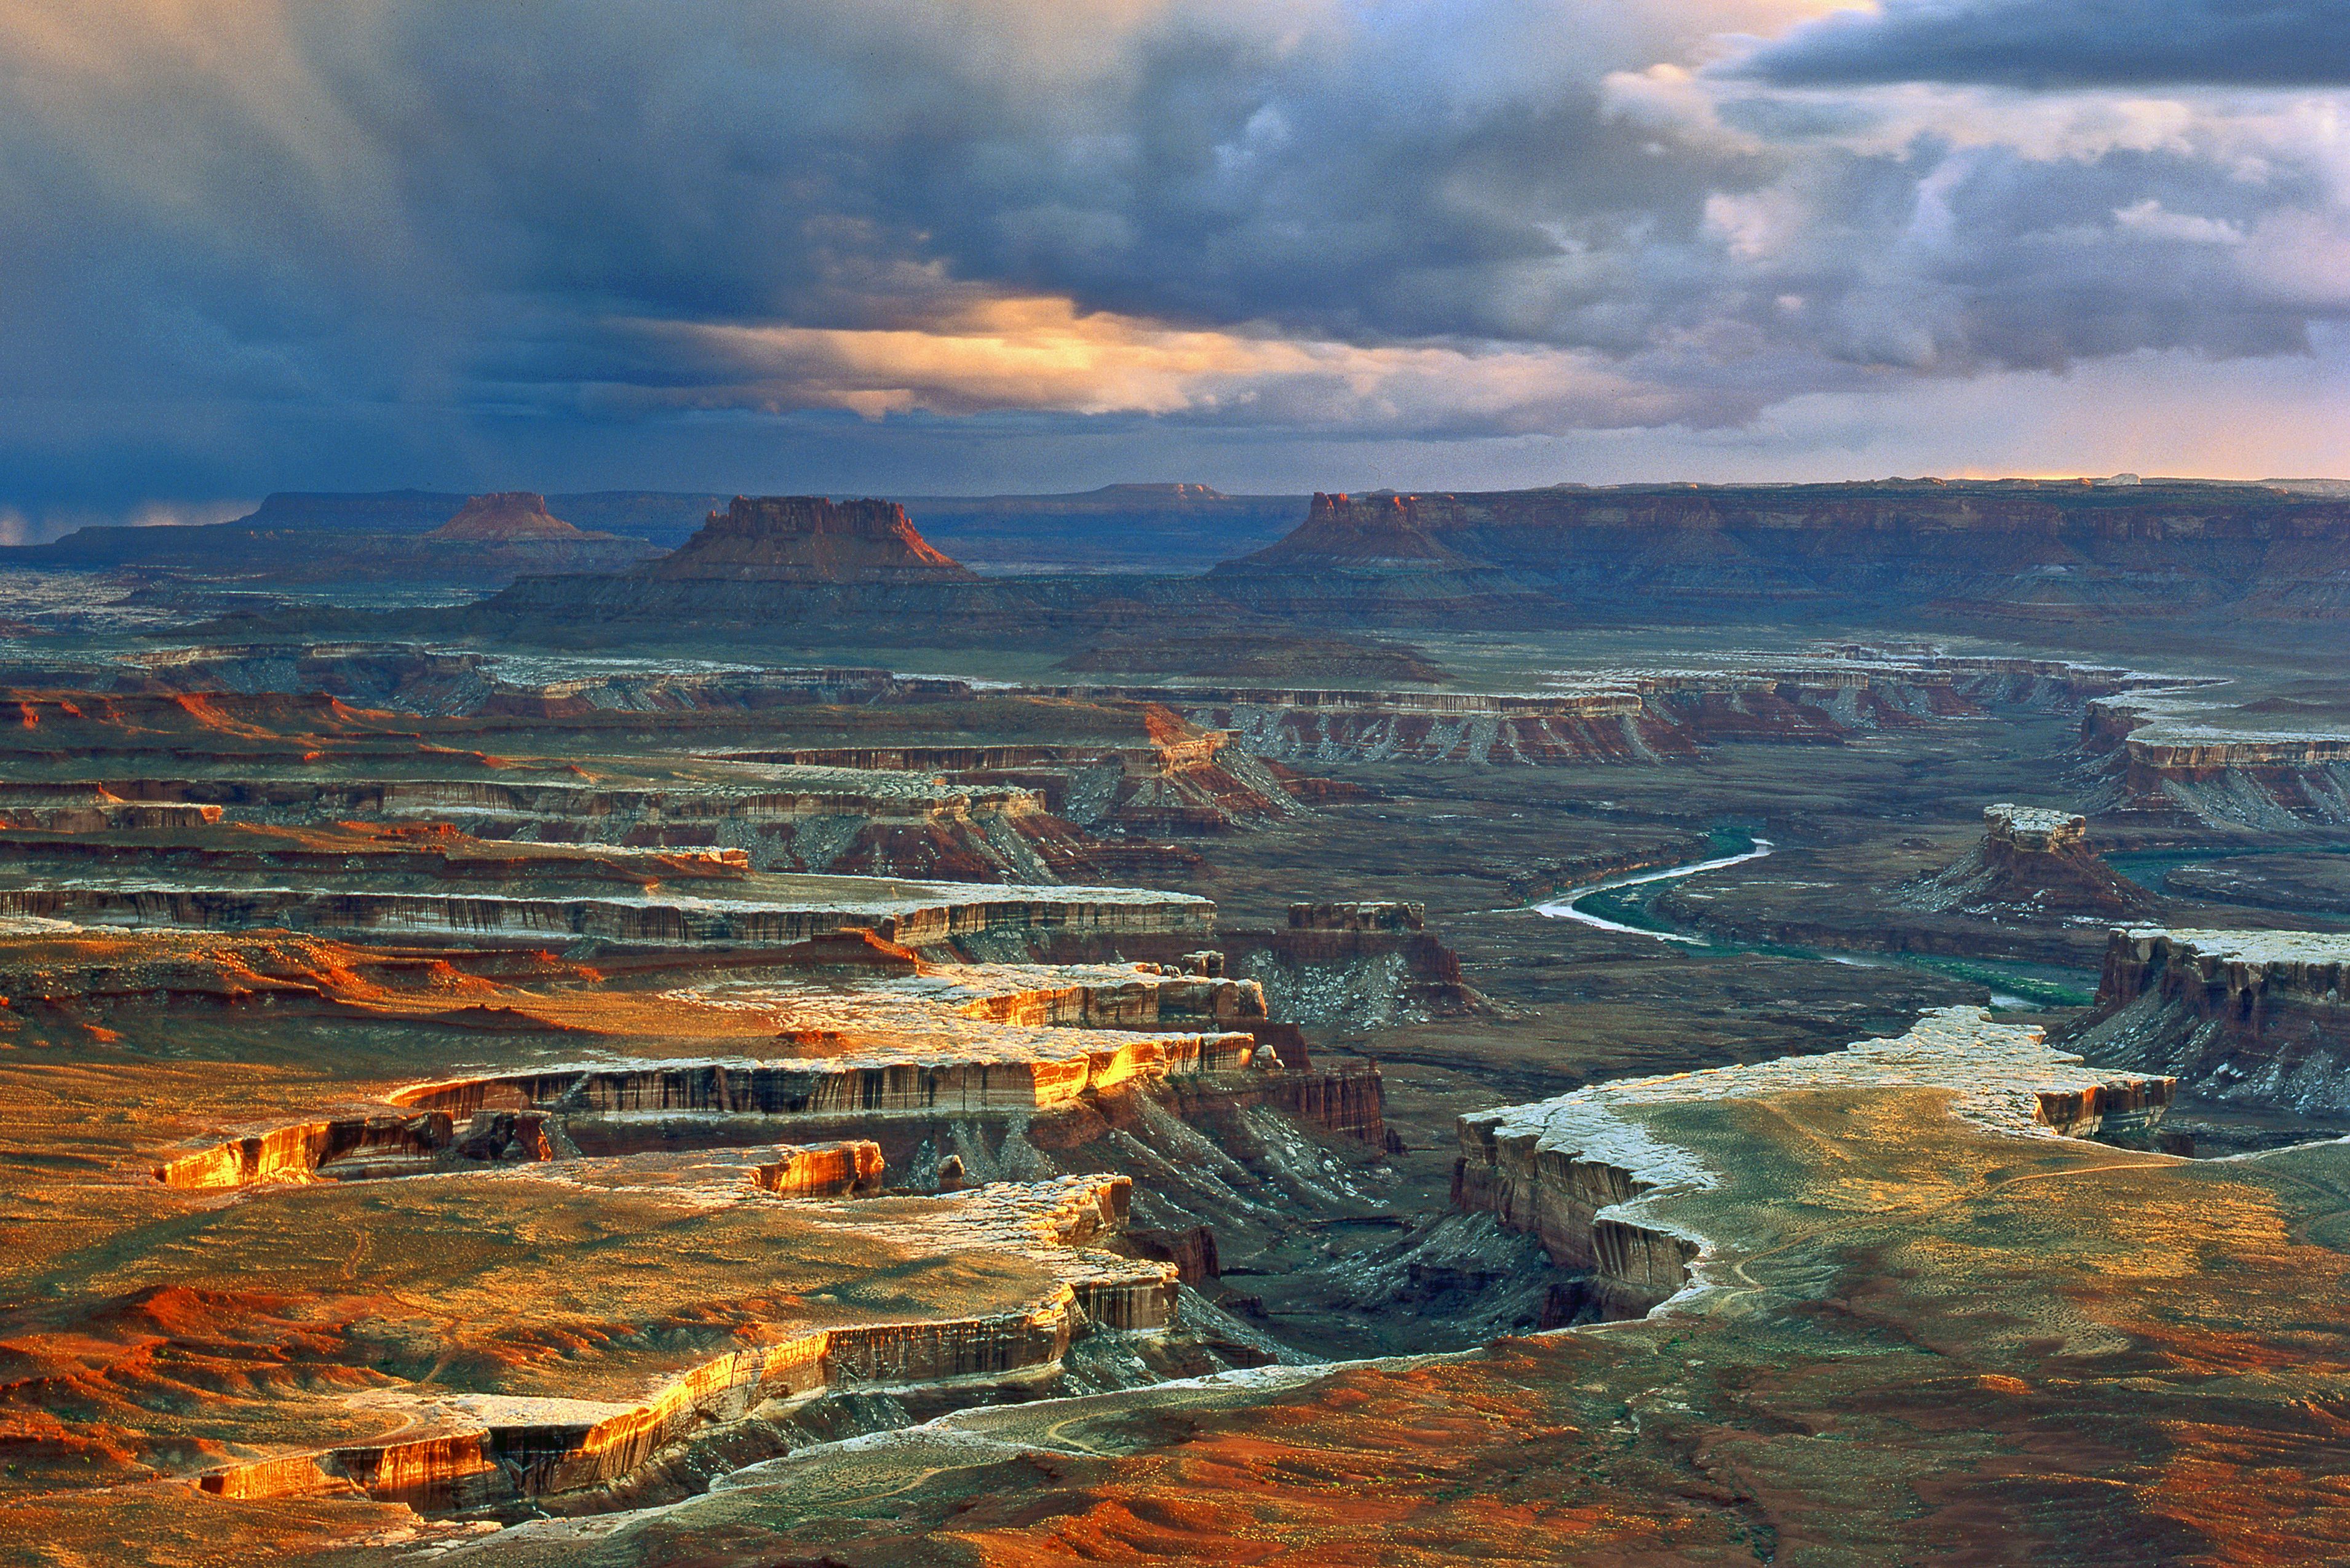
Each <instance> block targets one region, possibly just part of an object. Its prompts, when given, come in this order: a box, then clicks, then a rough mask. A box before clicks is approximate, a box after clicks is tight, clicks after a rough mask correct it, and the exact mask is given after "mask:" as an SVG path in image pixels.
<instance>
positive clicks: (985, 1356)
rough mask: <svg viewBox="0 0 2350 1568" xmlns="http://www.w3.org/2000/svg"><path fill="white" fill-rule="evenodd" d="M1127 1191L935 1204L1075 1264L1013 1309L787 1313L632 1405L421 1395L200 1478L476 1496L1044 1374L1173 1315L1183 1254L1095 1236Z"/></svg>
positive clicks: (1033, 1191) (313, 1489)
mask: <svg viewBox="0 0 2350 1568" xmlns="http://www.w3.org/2000/svg"><path fill="white" fill-rule="evenodd" d="M868 1147H869V1146H868ZM757 1169H758V1170H759V1171H760V1172H762V1173H764V1171H765V1170H767V1169H768V1167H764V1166H763V1167H759V1168H757ZM758 1185H759V1186H760V1187H761V1188H762V1189H765V1188H766V1183H765V1182H764V1180H762V1181H760V1182H759V1183H758ZM1130 1186H1131V1184H1130V1183H1129V1182H1128V1179H1126V1178H1124V1177H1070V1178H1063V1179H1059V1180H1056V1181H1048V1182H1043V1183H1036V1184H1031V1185H1028V1186H1024V1187H991V1188H986V1189H977V1190H974V1191H972V1192H969V1193H962V1194H957V1195H953V1196H951V1197H946V1198H941V1199H936V1200H933V1206H934V1207H936V1208H938V1209H941V1210H943V1212H941V1214H940V1215H939V1217H938V1218H937V1219H936V1220H933V1221H932V1223H933V1224H935V1225H937V1226H938V1227H939V1228H940V1229H941V1233H942V1234H941V1240H949V1241H960V1242H961V1243H962V1244H963V1245H966V1246H975V1247H980V1248H994V1249H1003V1250H1010V1251H1014V1252H1017V1253H1020V1254H1022V1255H1025V1256H1028V1257H1032V1258H1035V1259H1037V1260H1039V1261H1042V1262H1045V1263H1047V1264H1048V1265H1049V1266H1050V1267H1051V1268H1052V1269H1053V1270H1054V1271H1055V1272H1059V1273H1061V1274H1062V1275H1063V1278H1062V1280H1061V1281H1060V1282H1058V1283H1057V1284H1055V1286H1054V1287H1053V1288H1052V1289H1051V1290H1050V1291H1049V1292H1048V1293H1045V1295H1044V1296H1043V1297H1042V1298H1041V1299H1039V1300H1037V1301H1035V1302H1034V1303H1028V1304H1025V1305H1023V1306H1021V1307H1018V1308H1015V1309H1014V1310H1011V1311H1004V1312H996V1313H991V1314H985V1315H981V1316H974V1317H960V1318H958V1317H941V1318H935V1319H927V1320H917V1321H912V1322H903V1323H870V1324H858V1323H850V1324H835V1325H828V1326H826V1327H822V1328H816V1329H809V1330H805V1331H801V1332H796V1333H795V1332H792V1331H791V1330H790V1329H789V1327H788V1326H786V1325H775V1328H774V1329H772V1330H770V1331H769V1332H768V1333H766V1334H764V1336H760V1337H764V1343H761V1344H757V1345H754V1346H753V1347H751V1348H748V1349H744V1350H739V1351H733V1352H729V1353H727V1354H724V1355H719V1356H717V1357H715V1358H713V1359H711V1360H707V1361H703V1362H701V1363H698V1364H696V1365H693V1366H690V1367H688V1368H686V1369H684V1370H683V1371H681V1372H680V1373H678V1374H676V1375H674V1376H670V1377H668V1378H666V1379H664V1380H663V1381H662V1382H661V1383H660V1385H659V1386H658V1387H657V1388H656V1389H655V1390H654V1391H653V1392H652V1393H651V1394H650V1397H647V1398H645V1399H643V1400H642V1401H640V1402H636V1403H620V1402H610V1401H597V1400H590V1399H572V1398H564V1397H545V1396H531V1395H519V1396H517V1395H472V1396H466V1395H459V1396H456V1397H448V1396H439V1397H435V1396H431V1395H421V1394H420V1395H414V1396H410V1397H408V1400H407V1403H408V1404H409V1405H410V1406H411V1415H410V1417H409V1428H410V1429H409V1430H408V1431H406V1432H403V1433H401V1434H400V1435H399V1436H396V1437H394V1438H390V1439H388V1440H383V1441H376V1442H366V1443H353V1444H343V1445H340V1446H338V1447H335V1448H331V1449H324V1450H319V1451H314V1452H310V1453H298V1454H288V1455H277V1456H272V1457H269V1458H265V1459H255V1460H250V1461H246V1462H244V1463H240V1464H235V1465H232V1466H228V1467H225V1468H224V1469H216V1470H213V1471H211V1472H209V1473H207V1474H205V1475H204V1476H203V1477H202V1478H201V1480H200V1484H201V1486H202V1487H203V1490H205V1491H207V1492H211V1493H213V1494H214V1495H216V1496H220V1497H224V1498H238V1499H248V1500H250V1499H259V1498H272V1497H288V1496H298V1495H303V1494H312V1493H326V1492H337V1491H348V1490H353V1489H356V1490H359V1491H360V1492H363V1493H365V1494H366V1495H367V1496H369V1497H370V1498H373V1499H375V1500H377V1501H390V1502H403V1503H406V1504H408V1505H409V1506H411V1508H416V1509H420V1510H423V1511H450V1510H457V1509H468V1508H478V1507H482V1506H484V1505H485V1504H490V1503H494V1502H499V1501H505V1500H508V1499H514V1498H527V1497H536V1496H545V1495H548V1494H554V1493H561V1492H567V1491H577V1490H584V1489H587V1488H591V1487H598V1486H606V1485H609V1484H610V1483H612V1482H614V1481H617V1480H621V1479H623V1478H625V1477H626V1476H628V1475H629V1474H630V1473H631V1472H632V1471H634V1470H636V1469H639V1468H640V1467H641V1466H643V1465H644V1464H645V1463H646V1462H647V1461H648V1460H650V1459H652V1458H653V1457H654V1456H655V1455H656V1454H658V1453H659V1452H660V1450H661V1449H664V1448H666V1447H668V1446H670V1445H671V1444H673V1443H676V1442H677V1441H679V1440H680V1439H681V1438H684V1437H685V1436H687V1435H688V1434H690V1433H691V1432H693V1431H695V1430H696V1429H697V1428H707V1427H711V1426H713V1425H718V1424H723V1423H725V1422H729V1421H734V1420H740V1419H741V1418H742V1417H744V1416H746V1415H748V1414H750V1413H751V1412H752V1411H753V1410H754V1409H755V1408H757V1407H759V1406H761V1405H762V1404H764V1403H765V1402H767V1401H770V1400H779V1399H781V1400H788V1399H792V1398H795V1397H803V1396H806V1395H808V1394H811V1393H814V1392H816V1391H818V1390H822V1389H827V1388H845V1387H854V1386H905V1385H909V1384H933V1383H941V1382H954V1381H971V1382H982V1381H986V1380H992V1379H1001V1378H1004V1377H1007V1376H1019V1375H1022V1374H1032V1373H1035V1372H1036V1371H1037V1370H1039V1369H1042V1368H1045V1367H1048V1366H1052V1365H1054V1364H1055V1363H1056V1362H1058V1361H1059V1360H1060V1358H1061V1357H1062V1356H1063V1355H1066V1353H1067V1350H1068V1348H1069V1345H1070V1343H1071V1341H1072V1340H1073V1339H1075V1338H1076V1337H1077V1336H1078V1335H1080V1334H1084V1333H1086V1332H1088V1331H1089V1330H1091V1329H1093V1328H1095V1327H1097V1326H1098V1327H1105V1328H1114V1329H1118V1330H1123V1331H1128V1332H1147V1331H1150V1330H1155V1329H1160V1328H1164V1327H1165V1326H1166V1325H1167V1324H1169V1323H1170V1322H1171V1321H1172V1319H1173V1315H1174V1308H1175V1299H1176V1285H1177V1281H1178V1271H1177V1266H1176V1265H1175V1264H1174V1263H1173V1262H1157V1261H1152V1260H1147V1259H1146V1260H1132V1259H1127V1258H1122V1257H1120V1256H1118V1255H1117V1254H1115V1253H1112V1252H1108V1251H1101V1250H1099V1248H1098V1246H1097V1243H1102V1242H1107V1241H1114V1240H1115V1239H1116V1238H1117V1237H1118V1234H1119V1232H1121V1231H1123V1230H1124V1228H1125V1225H1126V1220H1127V1214H1128V1201H1129V1200H1128V1193H1129V1189H1130Z"/></svg>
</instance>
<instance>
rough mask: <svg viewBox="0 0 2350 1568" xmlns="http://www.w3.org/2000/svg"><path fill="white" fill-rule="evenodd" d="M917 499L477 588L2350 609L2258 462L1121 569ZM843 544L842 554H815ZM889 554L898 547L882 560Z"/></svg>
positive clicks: (925, 602)
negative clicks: (926, 509) (1207, 565)
mask: <svg viewBox="0 0 2350 1568" xmlns="http://www.w3.org/2000/svg"><path fill="white" fill-rule="evenodd" d="M819 509H820V510H819ZM909 510H910V509H908V508H904V507H899V506H896V505H894V504H890V503H887V502H880V501H873V502H860V503H842V504H838V505H837V506H835V505H834V504H831V503H827V502H820V501H818V500H816V499H815V498H796V499H795V498H770V499H768V500H764V501H760V502H756V503H754V502H749V501H745V500H742V499H737V500H736V501H735V502H733V504H732V506H731V508H730V509H729V511H728V512H726V513H723V514H720V513H716V512H713V513H712V517H711V521H710V524H708V526H707V527H706V528H705V529H704V531H703V533H702V535H697V536H696V538H695V539H694V540H692V541H691V542H690V543H689V544H687V545H685V546H684V547H682V548H681V549H680V550H679V551H678V552H677V553H676V554H675V555H674V556H669V557H667V558H665V559H664V560H662V561H660V562H658V563H649V564H647V565H644V566H637V567H633V568H630V569H629V571H628V572H626V573H624V574H622V575H621V576H616V577H609V578H604V579H598V580H595V581H587V580H583V579H577V578H573V579H564V578H540V579H535V580H525V581H523V582H519V583H517V584H515V587H512V588H510V589H509V590H507V591H506V592H505V593H504V594H503V595H501V596H499V597H497V598H494V599H492V600H489V601H486V602H485V603H484V605H483V606H482V607H481V609H482V611H483V612H484V615H485V616H486V617H487V618H488V619H489V620H490V621H492V622H503V623H504V624H505V625H507V626H509V627H512V628H522V627H525V626H526V625H527V624H528V623H530V622H533V621H542V622H553V623H558V624H561V623H569V624H570V625H571V626H572V627H573V628H575V629H577V628H589V627H610V628H624V627H629V626H640V627H646V628H656V627H658V628H667V627H689V626H693V625H696V624H700V625H702V626H705V627H708V628H748V627H753V626H757V627H762V628H772V629H766V630H763V631H762V632H761V633H760V634H759V635H760V636H761V637H763V638H767V639H775V638H779V637H785V636H786V635H788V636H790V637H797V638H801V639H806V638H809V637H812V636H814V635H816V632H817V631H818V630H819V629H821V630H822V631H823V632H824V634H825V635H827V636H836V637H841V638H847V639H853V640H865V641H872V640H875V639H884V640H898V641H921V642H926V643H933V644H936V643H964V642H974V641H977V642H988V643H1006V642H1025V643H1029V644H1039V643H1041V644H1044V645H1052V644H1056V643H1059V642H1061V641H1064V640H1066V639H1069V638H1071V637H1084V638H1117V637H1119V636H1128V635H1132V632H1133V628H1136V627H1137V626H1140V625H1143V624H1146V623H1148V624H1150V625H1156V626H1159V627H1164V626H1166V625H1167V624H1170V623H1169V620H1168V618H1169V617H1184V618H1189V620H1188V624H1193V625H1200V624H1202V623H1203V621H1204V623H1205V624H1211V625H1214V626H1216V627H1218V628H1223V629H1224V630H1227V631H1229V630H1233V629H1237V630H1240V631H1247V630H1249V629H1251V628H1288V627H1294V626H1295V625H1298V624H1300V623H1305V624H1311V625H1315V626H1319V627H1323V628H1331V627H1338V628H1377V629H1387V628H1411V627H1421V628H1445V627H1510V626H1516V627H1542V626H1573V625H1578V624H1588V623H1607V622H1610V621H1616V622H1622V621H1628V620H1656V619H1659V618H1669V619H1678V620H1683V621H1690V622H1725V623H1736V622H1740V621H1745V620H1756V619H1768V620H1778V621H1783V620H1786V619H1790V618H1795V619H1805V618H1820V619H1830V618H1839V617H1853V618H1870V617H1877V618H1881V617H1884V616H1886V615H1888V614H1890V615H1898V616H1900V617H1902V618H1905V619H1908V620H1911V621H1914V622H1916V623H1917V624H1920V625H1925V624H1941V625H1964V624H1973V623H1981V622H1985V621H1990V622H1998V623H2002V624H2004V625H2005V626H2007V627H2010V628H2012V627H2013V626H2015V625H2017V624H2018V623H2022V624H2024V625H2031V624H2035V623H2038V624H2048V623H2060V622H2082V621H2096V620H2111V619H2118V618H2146V617H2148V616H2160V617H2163V618H2196V617H2224V618H2256V619H2266V620H2271V621H2291V620H2320V621H2323V620H2334V619H2339V618H2345V617H2350V503H2345V501H2343V500H2340V499H2337V498H2334V497H2330V496H2317V495H2309V494H2303V493H2293V492H2289V491H2286V490H2283V489H2281V488H2277V487H2273V486H2263V485H2253V484H2230V483H2206V482H2168V481H2158V482H2155V483H2137V484H2128V485H2120V484H2091V483H2080V482H2074V483H2057V482H2048V481H1987V482H1966V483H1942V482H1939V481H1932V480H1919V481H1903V480H1893V481H1886V482H1882V483H1866V484H1816V485H1767V486H1766V485H1756V486H1737V487H1729V486H1725V487H1700V486H1694V485H1654V486H1627V487H1623V488H1617V489H1607V490H1592V489H1583V488H1567V487H1561V488H1555V489H1550V490H1532V491H1510V492H1499V493H1483V494H1448V495H1418V496H1415V495H1395V494H1387V493H1381V494H1376V495H1367V496H1353V497H1350V496H1346V495H1316V496H1315V497H1314V498H1313V500H1312V502H1311V503H1310V504H1309V505H1308V506H1307V508H1306V509H1305V521H1304V522H1303V523H1302V524H1299V525H1298V526H1297V527H1296V528H1295V529H1294V530H1293V531H1292V532H1291V533H1290V534H1288V535H1286V536H1285V537H1284V538H1282V539H1281V540H1279V541H1277V542H1276V543H1274V544H1272V545H1267V546H1266V547H1264V548H1263V549H1260V550H1257V551H1255V552H1253V553H1251V554H1248V555H1243V556H1239V557H1238V558H1237V559H1232V560H1228V561H1226V562H1224V563H1223V564H1222V565H1221V566H1216V567H1214V568H1213V569H1212V570H1211V571H1209V572H1207V573H1206V574H1205V575H1202V576H1169V575H1164V574H1163V572H1162V573H1161V574H1160V575H1155V576H1139V575H1137V576H1121V577H1116V578H1107V577H1095V578H1086V577H1080V576H1071V575H1066V574H1065V575H1061V576H1027V577H1017V576H994V577H988V578H984V579H980V578H975V577H973V576H972V575H971V574H969V573H967V572H964V571H962V569H961V567H960V566H959V565H958V564H957V563H956V562H954V561H953V560H951V559H950V558H949V557H948V556H946V555H945V554H943V553H942V552H941V551H939V550H937V549H935V548H933V547H932V546H931V545H929V544H926V543H924V542H923V540H922V536H921V535H920V534H917V533H915V532H914V530H913V521H912V519H911V518H910V516H909ZM852 513H854V514H856V515H857V516H858V517H861V518H863V519H865V521H864V522H863V523H861V524H858V526H860V527H864V528H868V529H870V530H871V531H872V535H871V538H870V540H868V543H867V545H860V546H859V547H858V551H857V552H851V553H849V554H837V548H838V547H837V545H825V546H823V547H822V548H819V547H818V544H817V541H816V535H814V534H813V533H811V534H810V535H809V537H808V538H806V539H805V540H801V541H799V542H796V543H794V542H791V541H789V540H788V539H787V538H786V535H789V534H790V533H791V532H792V531H793V530H794V529H807V530H814V529H816V527H817V522H816V519H818V517H819V516H821V517H823V518H826V519H830V521H826V522H825V523H823V524H822V526H823V527H824V528H827V529H830V528H836V527H840V526H845V525H846V524H845V523H843V522H842V521H840V520H842V519H846V518H847V517H848V516H849V515H850V514H852ZM753 514H757V515H760V516H766V517H770V519H771V523H770V524H769V525H768V526H767V528H766V531H765V532H764V533H763V535H762V536H761V543H759V544H758V545H757V546H756V547H755V548H750V547H748V546H746V545H744V544H743V540H742V539H741V537H740V535H742V534H743V530H744V528H745V527H746V526H747V520H748V519H749V518H750V517H751V516H752V515H753ZM1039 515H1049V514H1047V513H1040V514H1039ZM789 519H799V521H797V522H792V521H789ZM777 530H780V532H778V531H777ZM907 540H910V541H911V542H912V546H914V547H911V548H910V547H908V546H907V545H906V543H905V542H906V541H907ZM746 550H747V553H745V552H746ZM827 551H832V552H835V554H834V555H832V556H827ZM827 558H830V559H837V562H838V563H839V566H840V569H838V570H827V569H822V566H821V563H822V561H823V560H825V559H827ZM697 559H702V560H706V561H707V562H708V563H709V565H708V566H694V565H691V563H692V562H694V561H695V560H697ZM885 560H886V561H889V562H894V563H895V567H894V568H893V569H890V570H887V571H877V570H875V569H874V568H875V567H877V566H880V565H881V564H882V563H884V562H885ZM610 635H614V636H617V635H620V634H619V632H618V630H617V629H616V630H615V631H614V632H613V633H611V634H610ZM632 635H633V634H632Z"/></svg>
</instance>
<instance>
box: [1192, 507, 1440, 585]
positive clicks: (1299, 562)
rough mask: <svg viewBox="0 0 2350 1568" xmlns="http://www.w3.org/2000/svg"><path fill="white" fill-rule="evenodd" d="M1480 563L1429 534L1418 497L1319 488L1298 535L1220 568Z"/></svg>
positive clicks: (1303, 567) (1294, 568) (1327, 567)
mask: <svg viewBox="0 0 2350 1568" xmlns="http://www.w3.org/2000/svg"><path fill="white" fill-rule="evenodd" d="M1475 565H1476V563H1475V562H1474V561H1471V559H1470V558H1469V557H1468V556H1464V555H1462V554H1461V552H1460V551H1458V550H1456V549H1453V548H1452V547H1451V545H1446V544H1444V543H1443V542H1441V541H1440V540H1439V539H1438V538H1437V537H1436V536H1435V535H1433V534H1431V533H1430V532H1429V529H1428V526H1427V524H1426V523H1425V522H1423V521H1422V518H1421V515H1420V498H1419V497H1418V496H1416V495H1367V496H1365V497H1363V498H1362V499H1360V500H1356V499H1354V498H1353V497H1351V496H1347V495H1345V494H1336V495H1325V494H1322V493H1319V492H1316V493H1315V496H1314V499H1313V501H1312V503H1311V504H1309V505H1308V506H1307V508H1306V512H1305V522H1303V523H1301V524H1298V525H1297V528H1296V530H1295V532H1294V533H1292V534H1290V535H1288V536H1287V537H1286V538H1284V539H1283V540H1281V541H1280V542H1279V543H1277V544H1274V545H1267V546H1266V547H1265V548H1263V549H1262V550H1259V551H1256V552H1255V553H1254V554H1253V555H1248V556H1242V557H1241V558H1240V559H1239V560H1238V561H1232V562H1228V563H1226V564H1225V566H1223V567H1222V568H1219V569H1220V570H1241V571H1246V570H1251V569H1254V568H1260V567H1265V568H1281V569H1284V570H1304V571H1315V570H1329V569H1332V568H1336V569H1342V570H1343V569H1347V568H1354V567H1365V566H1368V567H1393V566H1418V567H1426V566H1452V567H1471V566H1475Z"/></svg>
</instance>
